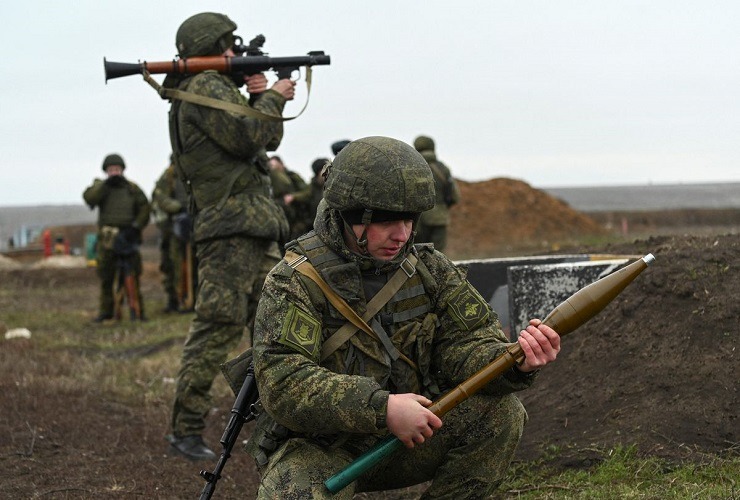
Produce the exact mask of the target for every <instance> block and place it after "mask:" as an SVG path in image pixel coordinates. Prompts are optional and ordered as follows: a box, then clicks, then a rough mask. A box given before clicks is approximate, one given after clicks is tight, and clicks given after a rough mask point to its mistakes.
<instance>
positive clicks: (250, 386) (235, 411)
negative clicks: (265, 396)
mask: <svg viewBox="0 0 740 500" xmlns="http://www.w3.org/2000/svg"><path fill="white" fill-rule="evenodd" d="M258 399H259V392H258V391H257V381H256V380H255V378H254V363H250V364H249V368H247V376H246V378H245V379H244V383H243V384H242V387H241V389H240V390H239V395H238V396H237V397H236V401H234V406H233V407H232V408H231V418H230V419H229V423H228V424H227V425H226V429H225V430H224V433H223V436H221V444H222V445H223V452H221V457H219V459H218V463H217V464H216V468H215V469H213V472H208V471H207V470H202V471H200V476H201V477H202V478H203V479H205V480H206V485H205V486H204V487H203V491H201V493H200V500H209V499H210V498H211V497H212V496H213V492H214V491H215V490H216V482H218V480H219V479H221V471H223V469H224V466H225V465H226V461H227V460H228V459H229V457H230V456H231V450H232V449H233V448H234V445H235V444H236V440H237V438H238V437H239V432H240V431H241V430H242V426H243V425H244V424H245V423H247V422H250V421H252V420H254V419H255V418H256V417H257V415H258V414H257V412H256V410H255V408H254V405H255V403H256V402H257V400H258Z"/></svg>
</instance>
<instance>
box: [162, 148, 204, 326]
mask: <svg viewBox="0 0 740 500" xmlns="http://www.w3.org/2000/svg"><path fill="white" fill-rule="evenodd" d="M187 207H188V197H187V193H186V192H185V185H184V184H183V182H182V180H181V179H180V177H179V176H178V174H177V171H176V169H175V164H174V163H173V161H172V156H170V165H169V166H168V167H167V168H166V169H165V171H164V172H163V173H162V175H161V176H160V177H159V179H158V180H157V183H156V184H155V186H154V192H153V193H152V212H153V214H154V221H155V222H156V223H157V227H158V228H159V231H160V238H161V241H160V245H159V250H160V264H159V270H160V271H161V272H162V285H163V286H164V290H165V293H166V295H167V305H166V306H165V308H164V312H165V313H169V312H178V311H181V310H182V311H187V310H188V309H192V304H186V303H185V301H184V300H183V296H185V295H187V294H190V295H192V293H193V292H192V290H188V288H190V287H192V286H194V285H193V283H194V282H195V279H194V274H195V266H194V264H193V258H192V254H191V252H190V253H189V248H190V247H192V245H191V242H190V233H191V231H190V230H189V227H190V225H191V221H190V216H189V215H188V211H187ZM188 256H190V258H189V259H188Z"/></svg>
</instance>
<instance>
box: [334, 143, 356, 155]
mask: <svg viewBox="0 0 740 500" xmlns="http://www.w3.org/2000/svg"><path fill="white" fill-rule="evenodd" d="M350 142H351V141H350V140H349V139H342V140H341V141H337V142H335V143H333V144H332V145H331V152H332V153H334V154H335V155H338V154H339V152H340V151H341V150H343V149H344V148H345V146H347V144H349V143H350Z"/></svg>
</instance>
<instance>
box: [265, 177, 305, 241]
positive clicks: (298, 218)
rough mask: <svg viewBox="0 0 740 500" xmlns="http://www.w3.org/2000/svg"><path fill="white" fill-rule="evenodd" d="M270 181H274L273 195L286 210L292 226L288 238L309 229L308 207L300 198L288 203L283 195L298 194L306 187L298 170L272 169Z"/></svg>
mask: <svg viewBox="0 0 740 500" xmlns="http://www.w3.org/2000/svg"><path fill="white" fill-rule="evenodd" d="M270 181H271V182H272V191H273V197H274V198H275V201H276V203H278V204H279V205H280V206H281V207H282V209H283V211H284V212H285V217H286V219H287V220H288V225H289V226H290V236H289V237H288V239H294V238H296V237H298V236H300V235H301V234H303V233H305V232H306V231H307V230H308V227H307V224H306V209H307V207H306V205H305V204H304V203H303V202H302V201H300V199H298V198H296V199H295V200H294V201H293V203H291V204H289V205H286V204H285V203H283V196H285V195H286V194H296V193H299V192H301V191H302V190H304V189H306V187H307V184H306V181H304V180H303V178H301V176H300V175H299V174H298V173H297V172H293V171H291V170H287V169H286V170H285V171H284V172H281V171H278V170H275V169H271V170H270Z"/></svg>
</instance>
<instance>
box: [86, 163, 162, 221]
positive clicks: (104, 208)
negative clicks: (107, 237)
mask: <svg viewBox="0 0 740 500" xmlns="http://www.w3.org/2000/svg"><path fill="white" fill-rule="evenodd" d="M82 198H83V199H84V200H85V203H87V205H88V206H89V207H90V208H91V209H92V208H95V207H98V208H99V211H98V226H100V227H102V226H115V227H127V226H136V227H138V228H139V229H144V227H145V226H146V225H147V224H148V223H149V212H150V210H151V207H150V205H149V200H147V198H146V195H145V194H144V192H143V191H142V190H141V188H140V187H139V186H137V185H136V184H135V183H133V182H131V181H130V180H128V179H126V178H125V177H123V176H121V181H120V184H118V185H111V184H110V182H106V181H103V180H101V179H95V181H94V182H93V184H92V185H91V186H90V187H88V188H87V189H85V192H84V193H83V194H82Z"/></svg>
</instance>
